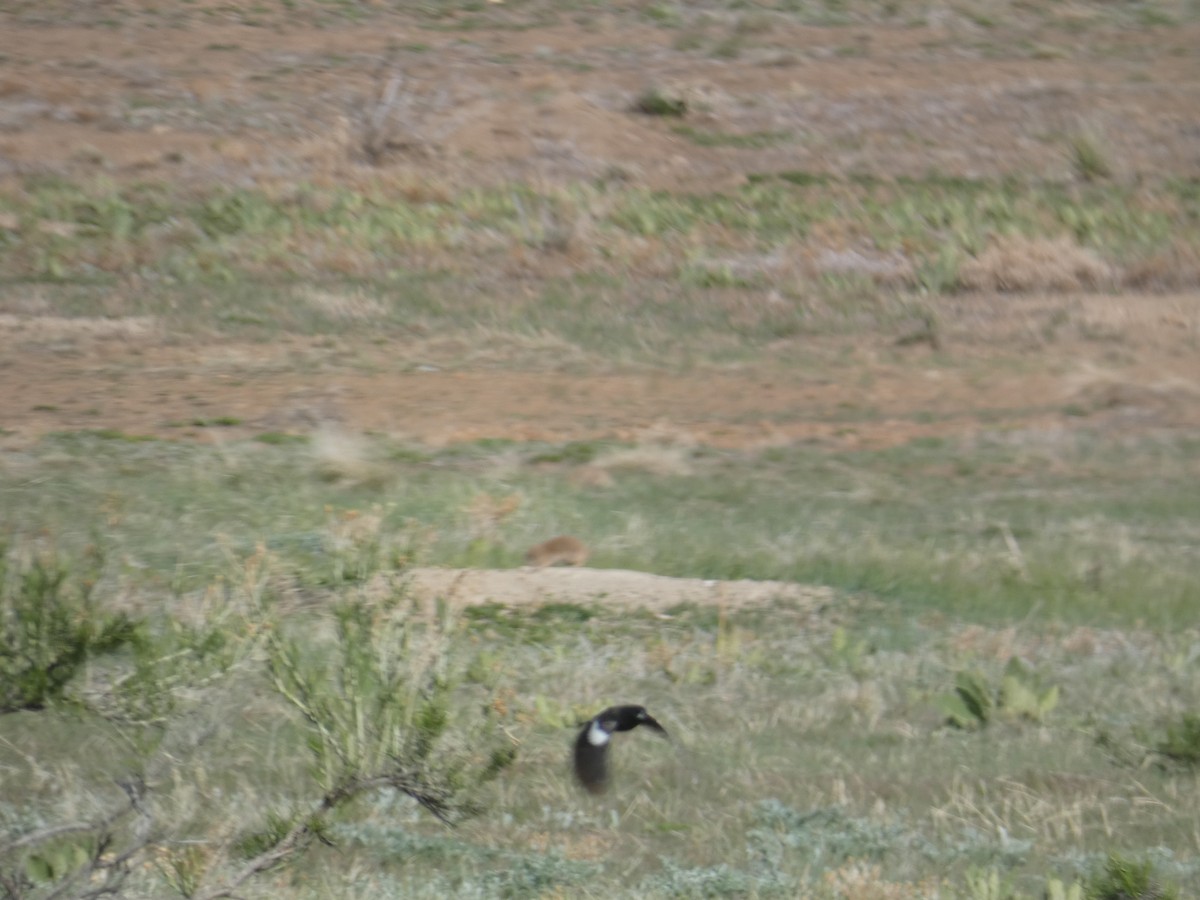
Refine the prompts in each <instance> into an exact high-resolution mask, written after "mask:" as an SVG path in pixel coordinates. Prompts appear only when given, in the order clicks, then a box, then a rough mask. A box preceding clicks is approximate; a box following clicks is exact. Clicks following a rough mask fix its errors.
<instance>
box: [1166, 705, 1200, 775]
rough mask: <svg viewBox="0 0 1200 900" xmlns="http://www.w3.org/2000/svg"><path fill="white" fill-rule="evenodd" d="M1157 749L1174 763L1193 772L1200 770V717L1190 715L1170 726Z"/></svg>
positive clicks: (1182, 717)
mask: <svg viewBox="0 0 1200 900" xmlns="http://www.w3.org/2000/svg"><path fill="white" fill-rule="evenodd" d="M1155 749H1156V750H1157V751H1158V753H1159V754H1160V755H1161V756H1163V757H1165V758H1166V759H1168V760H1170V761H1171V762H1172V763H1175V764H1177V765H1180V766H1183V767H1185V768H1188V769H1193V770H1194V769H1198V768H1200V715H1196V714H1193V713H1188V714H1185V715H1183V716H1181V717H1180V718H1179V720H1178V721H1177V722H1173V723H1171V724H1169V725H1168V726H1167V733H1166V736H1165V737H1163V739H1162V740H1160V741H1159V742H1158V746H1157V747H1156V748H1155Z"/></svg>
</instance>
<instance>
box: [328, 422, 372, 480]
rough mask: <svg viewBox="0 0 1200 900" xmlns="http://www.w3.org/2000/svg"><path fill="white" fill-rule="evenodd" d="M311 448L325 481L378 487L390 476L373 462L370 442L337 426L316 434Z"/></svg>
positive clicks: (329, 425) (329, 426)
mask: <svg viewBox="0 0 1200 900" xmlns="http://www.w3.org/2000/svg"><path fill="white" fill-rule="evenodd" d="M311 447H312V456H313V461H314V462H315V464H316V470H317V474H318V475H319V476H320V477H321V478H322V479H324V480H325V481H347V482H352V483H355V484H375V483H381V482H382V481H384V480H385V476H386V472H385V470H384V468H383V467H382V466H381V465H380V464H379V463H378V462H377V461H375V460H373V459H371V457H370V452H369V447H368V446H367V443H366V441H365V440H363V438H361V437H360V436H358V435H354V434H350V433H349V432H347V431H345V430H343V429H342V428H340V427H338V426H337V425H333V424H326V425H322V426H321V427H319V428H318V429H317V430H316V431H315V432H313V436H312V445H311Z"/></svg>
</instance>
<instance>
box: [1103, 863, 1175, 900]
mask: <svg viewBox="0 0 1200 900" xmlns="http://www.w3.org/2000/svg"><path fill="white" fill-rule="evenodd" d="M1178 897H1179V892H1178V890H1176V889H1175V888H1174V887H1172V886H1170V885H1167V884H1164V883H1163V882H1162V881H1161V880H1160V879H1159V878H1158V877H1156V875H1155V873H1154V865H1153V863H1151V862H1148V861H1138V860H1134V859H1129V858H1127V857H1124V856H1119V855H1116V854H1114V855H1112V856H1110V857H1109V858H1108V861H1107V862H1106V863H1105V865H1104V871H1103V872H1101V873H1098V874H1097V875H1096V876H1094V877H1093V878H1092V879H1091V881H1090V882H1088V885H1087V898H1088V900H1177V898H1178Z"/></svg>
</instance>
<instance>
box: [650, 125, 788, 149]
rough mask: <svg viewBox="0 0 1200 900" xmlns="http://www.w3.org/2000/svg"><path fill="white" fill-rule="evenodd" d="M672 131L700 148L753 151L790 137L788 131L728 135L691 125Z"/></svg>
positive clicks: (678, 126)
mask: <svg viewBox="0 0 1200 900" xmlns="http://www.w3.org/2000/svg"><path fill="white" fill-rule="evenodd" d="M672 131H674V132H675V133H676V134H678V135H679V136H681V137H685V138H687V139H688V140H689V141H691V142H692V143H694V144H696V145H698V146H700V147H737V148H740V149H754V150H760V149H762V148H763V147H773V146H775V145H776V144H779V143H782V142H783V141H786V140H788V139H789V138H790V137H791V136H792V135H791V132H790V131H752V132H749V133H747V134H730V133H728V132H721V131H703V130H701V129H699V128H695V127H693V126H691V125H677V126H675V127H674V128H673V129H672Z"/></svg>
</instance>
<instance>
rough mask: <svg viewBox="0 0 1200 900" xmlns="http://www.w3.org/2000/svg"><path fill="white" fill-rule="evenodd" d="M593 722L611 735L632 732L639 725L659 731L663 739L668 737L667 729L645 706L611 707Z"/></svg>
mask: <svg viewBox="0 0 1200 900" xmlns="http://www.w3.org/2000/svg"><path fill="white" fill-rule="evenodd" d="M592 721H594V722H598V723H600V727H601V728H603V729H604V730H605V731H607V732H609V733H612V732H615V731H632V730H633V729H635V728H637V727H638V726H639V725H645V726H646V727H648V728H652V729H653V730H655V731H657V732H658V733H659V734H661V735H662V736H663V737H666V736H667V729H665V728H663V727H662V725H660V724H659V723H658V721H657V720H656V719H655V718H654V717H653V716H652V715H650V713H648V712H646V707H644V706H610V707H609V708H608V709H606V710H604V712H602V713H600V715H598V716H596V718H595V719H593V720H592Z"/></svg>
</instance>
